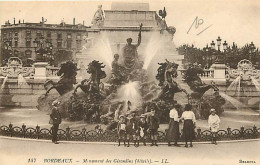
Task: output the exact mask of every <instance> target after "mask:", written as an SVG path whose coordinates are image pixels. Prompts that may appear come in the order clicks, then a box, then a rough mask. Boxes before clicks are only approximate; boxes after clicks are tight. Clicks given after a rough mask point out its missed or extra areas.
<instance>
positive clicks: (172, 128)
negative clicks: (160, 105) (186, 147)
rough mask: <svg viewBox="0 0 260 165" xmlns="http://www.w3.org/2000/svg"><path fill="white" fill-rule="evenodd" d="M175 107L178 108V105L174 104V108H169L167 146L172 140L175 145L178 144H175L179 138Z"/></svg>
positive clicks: (177, 117) (177, 116)
mask: <svg viewBox="0 0 260 165" xmlns="http://www.w3.org/2000/svg"><path fill="white" fill-rule="evenodd" d="M177 108H179V105H178V104H176V105H175V106H174V108H172V109H171V110H170V114H169V116H170V122H169V128H168V131H167V138H168V146H171V142H172V141H174V145H175V146H179V145H178V144H177V142H178V140H179V138H180V129H179V115H178V111H177Z"/></svg>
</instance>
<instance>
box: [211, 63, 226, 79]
mask: <svg viewBox="0 0 260 165" xmlns="http://www.w3.org/2000/svg"><path fill="white" fill-rule="evenodd" d="M211 69H213V70H214V76H213V77H214V79H226V69H227V66H226V65H225V64H213V65H212V66H211Z"/></svg>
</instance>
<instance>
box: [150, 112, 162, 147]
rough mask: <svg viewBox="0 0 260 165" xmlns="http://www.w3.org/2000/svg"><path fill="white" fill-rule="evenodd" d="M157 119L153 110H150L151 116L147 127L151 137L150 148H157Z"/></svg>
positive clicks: (158, 122)
mask: <svg viewBox="0 0 260 165" xmlns="http://www.w3.org/2000/svg"><path fill="white" fill-rule="evenodd" d="M159 124H160V121H159V118H158V117H157V116H156V115H155V110H154V109H152V110H151V116H149V118H148V125H149V130H150V135H151V140H152V144H151V146H154V145H155V146H158V144H157V136H158V128H159Z"/></svg>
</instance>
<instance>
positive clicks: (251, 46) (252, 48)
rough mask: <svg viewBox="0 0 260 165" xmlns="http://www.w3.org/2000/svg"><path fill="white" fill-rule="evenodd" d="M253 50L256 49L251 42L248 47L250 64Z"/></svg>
mask: <svg viewBox="0 0 260 165" xmlns="http://www.w3.org/2000/svg"><path fill="white" fill-rule="evenodd" d="M255 49H256V47H255V45H254V43H253V42H251V44H250V45H249V61H251V62H252V56H253V54H254V52H255Z"/></svg>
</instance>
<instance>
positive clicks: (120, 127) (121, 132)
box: [117, 115, 126, 146]
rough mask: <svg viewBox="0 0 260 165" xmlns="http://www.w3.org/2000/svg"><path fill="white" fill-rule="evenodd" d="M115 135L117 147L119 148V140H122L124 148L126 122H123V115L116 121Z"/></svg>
mask: <svg viewBox="0 0 260 165" xmlns="http://www.w3.org/2000/svg"><path fill="white" fill-rule="evenodd" d="M117 134H118V146H120V141H121V139H123V140H124V146H126V144H125V138H126V137H125V136H126V121H125V116H124V115H120V116H119V121H118V124H117Z"/></svg>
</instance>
